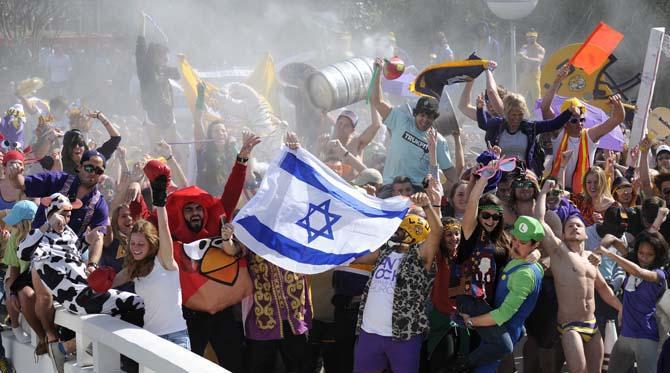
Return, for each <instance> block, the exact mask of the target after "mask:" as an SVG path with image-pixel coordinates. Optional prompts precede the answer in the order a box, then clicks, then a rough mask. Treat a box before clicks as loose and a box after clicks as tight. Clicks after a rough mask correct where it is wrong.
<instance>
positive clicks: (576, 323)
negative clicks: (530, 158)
mask: <svg viewBox="0 0 670 373" xmlns="http://www.w3.org/2000/svg"><path fill="white" fill-rule="evenodd" d="M554 185H555V183H554V182H553V181H548V182H547V183H545V185H544V187H543V188H542V191H541V192H540V195H539V197H538V199H537V203H536V206H535V216H537V218H538V219H539V220H540V221H541V222H542V224H543V225H544V228H545V237H544V239H543V240H542V245H541V247H542V249H543V250H544V251H546V253H548V254H549V257H550V259H551V269H552V273H553V274H554V279H555V283H556V295H557V299H558V330H559V333H561V344H562V345H563V351H564V353H565V360H566V362H567V364H568V370H570V371H571V372H600V370H601V368H602V360H603V341H602V338H599V337H598V333H599V332H598V326H597V323H596V319H595V296H594V292H595V291H597V292H598V294H599V295H600V297H601V298H602V299H603V300H604V301H605V302H606V303H607V304H609V305H610V306H612V307H613V308H615V309H616V310H618V311H620V310H621V302H620V301H619V299H618V298H617V297H616V296H615V295H614V292H612V289H611V288H610V287H609V286H607V283H606V282H605V279H604V278H603V276H602V275H601V274H600V272H599V271H598V270H597V268H595V266H594V265H593V264H591V263H590V262H589V259H588V257H589V255H591V253H590V252H589V251H587V250H585V244H584V243H585V242H586V240H587V236H586V227H585V226H584V222H583V221H582V220H581V219H580V218H579V217H577V216H571V217H569V218H568V219H567V220H566V222H565V224H564V226H563V240H561V239H559V238H558V237H556V235H555V234H554V232H553V231H552V230H551V228H550V227H549V226H548V225H547V223H546V222H544V218H545V211H546V205H545V202H546V197H547V193H548V192H549V190H551V189H552V188H553V187H554ZM551 214H553V213H551ZM594 337H597V338H594Z"/></svg>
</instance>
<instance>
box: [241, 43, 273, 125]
mask: <svg viewBox="0 0 670 373" xmlns="http://www.w3.org/2000/svg"><path fill="white" fill-rule="evenodd" d="M246 83H247V84H248V85H249V86H250V87H252V88H253V89H255V90H256V92H258V94H260V95H261V96H263V97H265V99H266V100H267V101H268V102H269V103H270V106H272V111H273V113H274V114H275V115H277V116H279V84H278V82H277V75H276V74H275V63H274V61H273V60H272V55H270V53H268V54H266V55H265V57H264V58H263V59H262V60H261V61H260V62H259V63H258V65H257V66H256V68H255V69H254V72H252V73H251V75H249V77H248V78H247V82H246Z"/></svg>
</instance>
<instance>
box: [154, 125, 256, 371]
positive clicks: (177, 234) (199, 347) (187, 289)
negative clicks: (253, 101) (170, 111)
mask: <svg viewBox="0 0 670 373" xmlns="http://www.w3.org/2000/svg"><path fill="white" fill-rule="evenodd" d="M258 143H260V138H259V137H258V136H255V135H253V134H248V135H247V136H245V138H244V144H243V146H242V149H241V150H240V152H239V154H238V155H237V160H236V162H235V165H234V166H233V169H232V171H231V173H230V176H229V177H228V181H227V182H226V186H225V188H224V191H223V194H222V195H221V197H220V198H215V197H213V196H212V195H210V194H209V193H207V192H206V191H204V190H202V189H200V188H198V187H197V186H190V187H187V188H183V189H180V190H177V191H175V192H174V193H172V194H170V195H169V196H168V198H167V203H166V208H167V210H168V215H169V216H170V219H169V224H170V231H171V232H172V238H173V239H174V240H175V241H179V242H183V243H185V244H186V243H190V242H193V241H196V240H200V239H204V238H212V237H218V236H220V235H221V222H222V220H227V219H230V218H232V216H233V212H234V210H235V207H236V206H237V202H238V200H239V199H240V195H241V194H242V190H243V188H244V179H245V174H246V171H247V161H248V159H249V156H250V155H251V151H252V149H253V148H254V147H255V146H256V145H257V144H258ZM162 167H164V166H161V165H158V166H157V167H156V170H155V173H156V174H160V173H161V172H163V171H164V170H162ZM212 250H215V249H212ZM216 250H218V249H216ZM174 255H175V260H176V261H177V263H178V264H179V269H180V272H179V277H180V282H181V289H182V299H183V306H182V309H183V312H184V319H186V325H187V328H188V334H189V338H190V341H191V351H193V352H194V353H196V354H198V355H203V354H204V352H205V347H206V346H207V343H210V344H211V345H212V348H213V349H214V352H215V353H216V356H217V359H218V361H219V365H221V366H222V367H224V368H226V369H228V370H230V371H232V372H239V371H241V370H242V361H243V360H242V358H243V354H242V343H243V337H242V330H241V328H240V325H238V323H237V322H236V321H235V318H234V314H233V309H232V307H230V306H232V305H233V304H236V303H239V301H240V300H241V299H242V297H243V296H244V295H246V293H244V292H243V291H242V289H241V285H240V286H236V284H235V281H233V284H230V286H229V287H227V288H226V289H227V292H226V294H221V292H220V291H217V290H216V289H220V288H216V287H214V285H213V284H212V281H210V279H209V278H208V277H207V274H205V273H203V272H202V268H201V267H200V266H199V265H198V264H197V263H195V262H193V261H192V260H193V259H195V258H191V257H189V256H188V254H187V253H186V252H185V251H184V250H182V249H181V246H180V245H176V246H175V252H174ZM239 265H240V267H246V261H244V259H241V260H240V263H239ZM239 283H240V281H237V284H239ZM201 288H203V289H205V290H206V289H209V290H212V291H211V292H208V291H203V289H201Z"/></svg>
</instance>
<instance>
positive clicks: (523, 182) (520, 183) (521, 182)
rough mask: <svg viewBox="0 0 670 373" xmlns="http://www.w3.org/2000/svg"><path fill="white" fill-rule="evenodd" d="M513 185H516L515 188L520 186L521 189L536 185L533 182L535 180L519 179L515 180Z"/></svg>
mask: <svg viewBox="0 0 670 373" xmlns="http://www.w3.org/2000/svg"><path fill="white" fill-rule="evenodd" d="M513 185H514V187H515V188H520V189H523V188H533V187H534V186H535V184H533V182H532V181H530V180H518V181H515V182H514V184H513Z"/></svg>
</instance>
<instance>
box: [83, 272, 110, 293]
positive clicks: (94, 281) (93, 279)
mask: <svg viewBox="0 0 670 373" xmlns="http://www.w3.org/2000/svg"><path fill="white" fill-rule="evenodd" d="M114 277H116V272H115V271H114V268H112V267H106V266H103V267H100V268H98V269H96V270H95V271H93V272H91V274H90V275H88V279H87V280H88V286H90V287H91V289H93V291H94V292H96V293H104V292H106V291H107V290H109V289H111V288H112V283H113V282H114Z"/></svg>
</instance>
